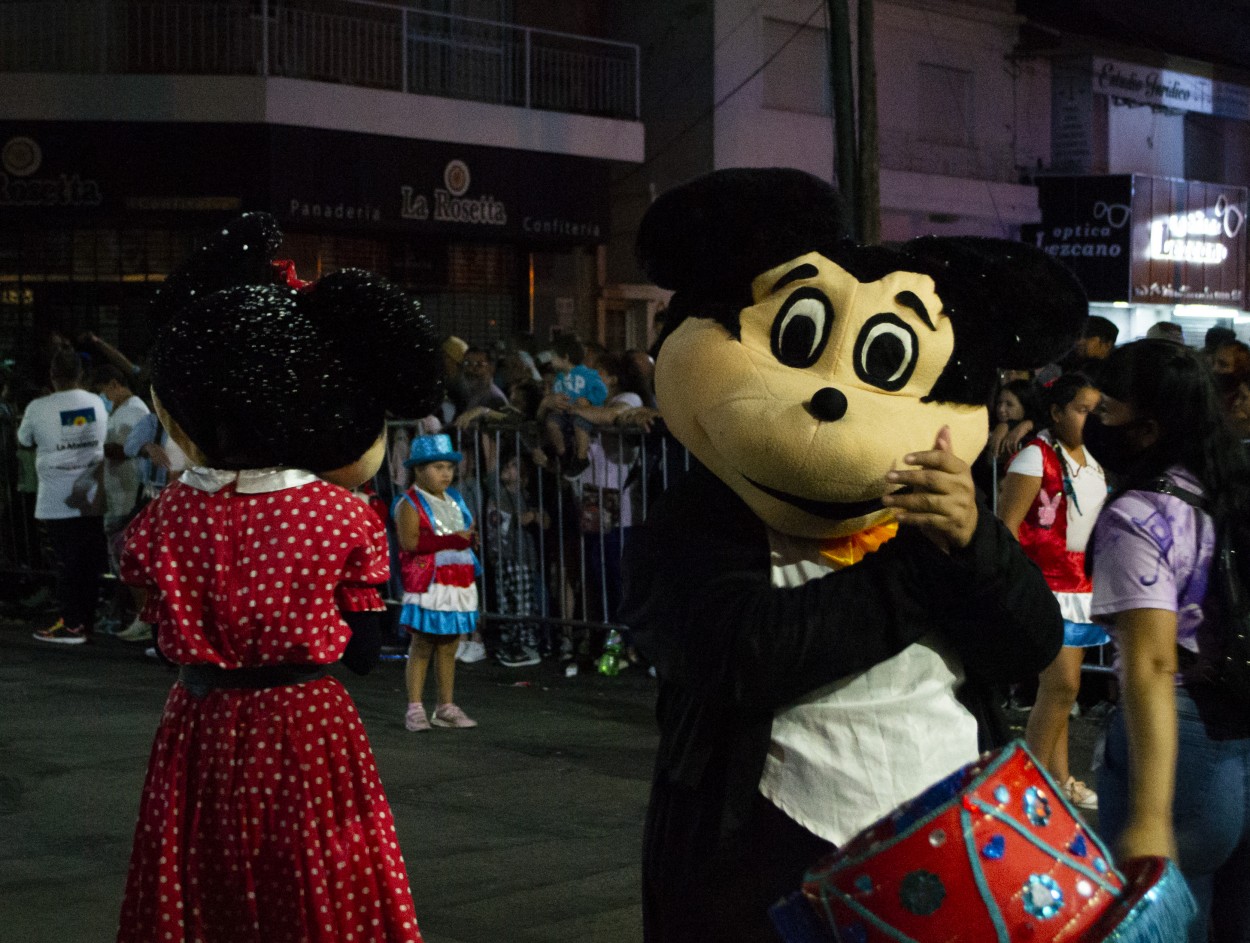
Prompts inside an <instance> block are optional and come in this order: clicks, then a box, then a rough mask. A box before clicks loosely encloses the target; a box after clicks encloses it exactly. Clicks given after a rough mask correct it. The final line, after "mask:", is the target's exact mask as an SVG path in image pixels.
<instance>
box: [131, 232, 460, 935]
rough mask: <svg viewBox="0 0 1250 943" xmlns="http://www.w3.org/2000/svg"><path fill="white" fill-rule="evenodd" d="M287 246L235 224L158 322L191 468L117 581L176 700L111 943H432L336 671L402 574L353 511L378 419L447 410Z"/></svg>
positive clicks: (177, 282)
mask: <svg viewBox="0 0 1250 943" xmlns="http://www.w3.org/2000/svg"><path fill="white" fill-rule="evenodd" d="M281 240H282V234H281V233H280V232H279V230H278V227H277V224H276V222H275V221H274V219H273V218H272V217H270V216H268V215H265V214H249V215H247V216H244V217H242V218H240V219H238V220H236V221H234V222H232V223H231V224H230V225H228V226H227V227H226V228H225V229H223V230H222V231H221V232H220V233H219V234H218V235H216V236H215V237H214V238H213V239H212V240H211V241H210V242H209V243H208V244H207V245H205V246H204V247H203V248H202V249H200V250H199V251H198V252H197V253H195V254H194V255H193V256H192V257H191V259H190V261H189V262H188V264H187V265H186V267H185V268H184V269H183V270H182V271H181V272H179V273H177V274H175V275H173V276H171V277H170V279H169V280H168V281H167V282H166V283H165V285H164V286H162V289H161V291H160V292H159V294H158V296H157V299H156V304H157V306H158V312H159V316H161V317H162V318H166V319H168V323H166V324H165V325H164V327H163V328H162V330H161V332H160V335H159V338H158V340H157V344H156V348H155V351H154V354H153V361H152V393H153V400H154V403H155V406H156V410H157V412H158V414H159V415H160V417H161V421H162V422H163V423H164V425H165V427H166V428H167V429H168V431H169V434H170V436H171V437H172V438H173V439H174V440H175V441H176V442H177V443H178V444H179V445H180V446H181V447H182V448H183V450H184V451H185V452H186V453H187V456H188V458H189V460H190V467H189V468H188V470H187V471H186V472H185V473H184V475H183V476H182V479H181V480H180V481H178V482H177V483H175V484H173V485H171V486H169V487H168V488H166V489H165V490H164V491H163V492H162V493H161V495H160V497H159V498H158V499H157V500H155V501H154V502H152V503H151V504H150V505H148V507H147V508H146V509H145V510H144V512H143V513H142V514H141V515H140V516H139V517H138V518H137V519H136V520H135V521H134V522H133V523H132V525H131V526H130V528H129V530H128V531H127V535H126V543H125V550H124V555H123V560H122V576H123V579H124V580H125V581H126V582H127V583H128V584H130V585H132V586H136V587H139V588H142V589H144V590H146V593H147V597H146V600H147V601H146V605H145V618H147V619H148V621H151V622H154V623H156V624H157V626H158V640H159V644H160V647H161V650H162V651H163V652H164V654H165V655H166V656H168V657H169V658H170V659H171V660H172V661H173V662H175V663H176V664H177V665H178V666H179V678H178V683H177V684H175V685H174V688H173V690H172V691H171V692H170V695H169V699H168V701H167V702H166V705H165V712H164V716H163V717H162V719H161V724H160V728H159V729H158V731H157V734H156V742H155V744H154V746H153V749H152V756H151V761H150V763H149V767H148V774H147V780H146V782H145V784H144V789H143V798H142V801H141V804H140V809H139V821H138V825H137V827H136V830H135V842H134V849H133V853H132V857H131V863H130V872H129V876H128V878H127V882H126V894H125V900H124V902H123V905H122V913H121V927H120V930H119V933H118V940H119V941H120V943H151V941H161V940H168V939H178V940H196V941H204V943H224V941H229V943H262V941H264V943H276V941H300V943H330V941H336V943H341V941H344V940H351V941H353V943H383V941H385V943H399V941H403V943H416V941H419V940H420V939H421V933H420V930H419V929H418V927H417V919H416V915H415V914H414V912H413V904H412V896H411V892H410V890H409V886H408V877H407V874H406V871H405V868H404V862H403V858H402V856H401V855H400V850H399V844H398V841H397V840H396V836H395V826H394V821H393V819H392V817H391V811H390V806H389V805H388V803H387V801H386V796H385V794H384V793H383V790H382V785H381V782H380V781H379V778H378V772H377V768H376V765H375V763H374V759H373V753H372V751H371V750H370V747H369V742H368V739H367V738H366V736H365V731H364V727H363V726H362V724H361V721H360V718H359V716H358V715H357V713H356V708H355V706H354V705H353V703H352V701H351V699H350V697H349V696H348V695H347V692H346V691H345V690H344V688H343V686H342V685H341V684H340V683H339V682H338V681H337V680H336V679H335V678H333V677H331V676H330V675H329V674H328V673H327V667H328V666H329V665H330V664H332V663H333V662H336V661H338V660H339V659H340V657H341V656H342V655H343V653H344V649H345V648H346V646H347V644H348V641H349V637H350V636H351V634H352V630H351V628H349V624H348V622H347V621H345V619H344V615H343V614H344V613H347V614H351V613H363V612H369V611H373V610H378V609H380V608H381V607H382V603H381V599H380V597H379V596H378V594H377V591H376V590H375V589H374V588H373V585H374V584H378V583H381V582H384V581H385V580H386V578H387V574H388V568H389V561H388V552H387V542H386V534H385V531H384V530H383V527H382V524H381V522H380V521H379V520H378V519H377V517H376V515H374V513H373V512H372V511H371V510H370V509H369V508H368V507H367V506H366V505H365V504H364V503H363V502H362V501H360V500H359V499H357V498H356V497H355V496H353V495H352V494H350V493H349V491H348V490H347V489H348V488H353V487H356V486H357V485H359V484H361V483H362V482H364V481H366V480H368V479H369V478H371V477H372V476H373V474H374V473H375V472H376V471H377V469H378V467H379V465H380V463H381V460H382V457H383V452H384V436H383V433H384V429H385V418H386V414H387V412H388V411H390V412H392V413H396V414H399V415H424V414H425V413H426V412H428V411H429V410H430V408H432V406H433V405H434V404H435V403H436V402H437V401H438V394H439V389H438V381H437V377H438V374H439V369H438V368H439V356H438V352H437V348H436V340H435V337H434V333H433V331H432V329H431V327H430V325H429V324H428V322H427V321H426V320H425V319H424V318H423V316H422V315H421V313H420V312H419V310H418V306H417V304H416V302H414V301H412V300H411V299H409V298H407V297H406V296H405V295H404V294H403V292H402V291H400V290H399V289H398V288H396V287H394V286H392V285H389V284H388V283H387V282H385V281H384V280H383V279H381V278H379V277H377V276H374V275H371V274H369V273H366V272H361V271H341V272H336V273H334V274H331V275H327V276H326V277H325V278H322V279H320V280H319V281H317V282H315V283H312V284H304V283H302V282H300V281H299V280H298V279H296V278H295V276H294V271H293V267H292V266H291V265H290V263H283V262H275V261H274V255H275V253H276V251H277V249H278V246H279V244H280V243H281ZM331 482H333V483H331Z"/></svg>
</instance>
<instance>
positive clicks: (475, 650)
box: [456, 640, 486, 665]
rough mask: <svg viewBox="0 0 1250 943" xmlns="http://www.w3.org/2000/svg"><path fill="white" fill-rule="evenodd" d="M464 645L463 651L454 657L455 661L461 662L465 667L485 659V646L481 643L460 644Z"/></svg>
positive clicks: (470, 641)
mask: <svg viewBox="0 0 1250 943" xmlns="http://www.w3.org/2000/svg"><path fill="white" fill-rule="evenodd" d="M461 644H463V645H464V651H462V652H460V653H459V654H458V655H456V660H457V661H462V662H464V663H465V664H466V665H472V664H474V663H475V662H479V661H483V660H485V658H486V646H485V645H483V644H482V643H481V642H474V641H472V640H469V641H467V642H463V643H461Z"/></svg>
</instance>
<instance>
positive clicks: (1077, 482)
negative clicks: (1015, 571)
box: [998, 373, 1107, 809]
mask: <svg viewBox="0 0 1250 943" xmlns="http://www.w3.org/2000/svg"><path fill="white" fill-rule="evenodd" d="M1098 399H1099V396H1098V391H1097V390H1096V389H1094V387H1093V386H1092V385H1091V383H1090V381H1089V379H1088V378H1087V377H1086V376H1085V375H1084V374H1081V373H1068V374H1064V375H1063V376H1060V377H1059V378H1058V379H1056V380H1055V381H1054V382H1053V383H1051V384H1050V386H1048V387H1045V388H1043V390H1042V393H1041V400H1042V411H1041V420H1042V423H1043V424H1044V425H1045V426H1046V428H1045V429H1044V430H1043V431H1042V432H1040V433H1038V435H1037V437H1036V438H1035V439H1034V440H1033V442H1031V443H1030V444H1029V445H1027V446H1025V447H1024V448H1023V449H1021V450H1020V452H1019V453H1017V454H1016V457H1015V458H1014V459H1013V460H1012V462H1011V464H1010V465H1009V466H1008V468H1007V476H1006V477H1005V478H1004V479H1003V484H1002V490H1001V491H1000V492H999V498H998V516H999V517H1000V518H1002V521H1003V523H1004V524H1006V525H1007V529H1008V530H1010V531H1011V532H1012V533H1013V534H1015V535H1016V537H1017V538H1018V539H1019V541H1020V546H1021V547H1022V548H1023V550H1024V552H1025V554H1026V555H1027V556H1028V557H1029V559H1031V560H1032V561H1033V562H1034V563H1036V564H1037V565H1038V567H1039V568H1040V569H1041V571H1042V575H1043V576H1045V577H1046V583H1047V585H1048V586H1049V587H1050V588H1051V591H1052V592H1054V594H1055V598H1056V599H1057V600H1058V601H1059V610H1060V612H1061V613H1062V615H1063V648H1062V649H1060V650H1059V655H1058V656H1057V657H1056V658H1055V660H1054V661H1053V662H1051V664H1050V665H1049V666H1047V667H1046V669H1045V670H1043V671H1042V674H1041V676H1040V678H1039V679H1038V687H1037V699H1036V701H1035V702H1034V704H1033V711H1032V713H1031V714H1030V715H1029V722H1028V726H1027V727H1026V729H1025V739H1026V740H1027V742H1028V744H1029V747H1030V748H1031V749H1032V750H1033V752H1034V754H1036V756H1037V757H1038V758H1039V759H1040V760H1041V761H1042V762H1043V763H1045V764H1046V768H1047V769H1048V770H1050V773H1051V775H1052V776H1054V777H1055V779H1056V780H1057V781H1058V782H1059V783H1060V785H1062V786H1063V788H1064V790H1065V791H1066V792H1067V794H1068V798H1069V799H1071V800H1072V802H1073V804H1074V805H1076V806H1077V807H1079V808H1082V809H1096V808H1098V796H1097V794H1096V793H1095V792H1094V791H1093V790H1092V789H1090V788H1089V787H1088V786H1086V785H1085V784H1084V783H1083V782H1081V781H1080V780H1078V779H1076V778H1075V777H1074V776H1073V775H1072V774H1071V772H1070V770H1069V769H1068V718H1069V715H1070V712H1071V710H1072V705H1073V704H1075V703H1076V697H1077V694H1078V693H1079V691H1080V687H1081V663H1082V662H1083V661H1084V660H1085V651H1084V650H1085V649H1086V648H1088V647H1090V646H1095V645H1102V644H1103V643H1104V642H1106V641H1107V633H1106V631H1105V630H1103V629H1102V628H1101V627H1099V626H1097V625H1094V624H1093V619H1092V617H1091V615H1090V608H1089V607H1090V600H1091V594H1090V593H1091V587H1090V581H1089V578H1088V577H1087V576H1086V574H1085V545H1086V544H1087V543H1088V542H1089V535H1090V533H1091V532H1092V531H1093V529H1094V522H1095V521H1096V520H1097V519H1098V512H1099V510H1101V509H1102V505H1103V502H1104V501H1105V500H1106V498H1107V480H1106V477H1105V476H1104V475H1103V470H1102V466H1101V465H1099V463H1098V461H1097V459H1096V458H1094V456H1092V455H1090V450H1089V449H1087V448H1085V445H1084V439H1083V430H1084V427H1085V418H1086V416H1088V415H1089V413H1090V410H1092V409H1093V408H1094V407H1095V406H1097V405H1098Z"/></svg>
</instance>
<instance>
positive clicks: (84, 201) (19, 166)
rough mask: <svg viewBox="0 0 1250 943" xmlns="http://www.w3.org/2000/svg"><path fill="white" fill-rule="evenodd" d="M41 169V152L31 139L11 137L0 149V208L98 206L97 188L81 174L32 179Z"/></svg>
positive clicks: (100, 195)
mask: <svg viewBox="0 0 1250 943" xmlns="http://www.w3.org/2000/svg"><path fill="white" fill-rule="evenodd" d="M42 166H43V149H42V148H41V147H40V146H39V144H38V143H37V142H36V141H35V140H34V139H32V138H28V137H21V136H17V137H11V138H9V140H8V141H6V142H5V144H4V147H2V148H0V168H3V172H0V206H99V205H100V204H101V203H102V202H103V201H104V195H103V194H102V193H101V192H100V185H99V183H97V182H96V181H95V180H84V179H83V178H82V176H81V175H80V174H76V173H75V174H58V175H56V176H55V177H35V176H33V175H34V174H35V173H36V172H37V171H38V170H39V168H40V167H42Z"/></svg>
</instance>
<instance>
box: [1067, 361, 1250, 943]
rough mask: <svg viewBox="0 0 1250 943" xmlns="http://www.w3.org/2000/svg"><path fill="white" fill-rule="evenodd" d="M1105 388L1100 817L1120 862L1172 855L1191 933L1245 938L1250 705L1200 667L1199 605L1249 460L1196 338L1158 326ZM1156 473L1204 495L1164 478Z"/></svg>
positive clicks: (1097, 574)
mask: <svg viewBox="0 0 1250 943" xmlns="http://www.w3.org/2000/svg"><path fill="white" fill-rule="evenodd" d="M1099 388H1100V389H1101V391H1102V393H1103V399H1102V402H1101V403H1100V405H1099V407H1098V409H1097V410H1096V411H1095V413H1094V414H1093V415H1091V417H1090V419H1089V421H1088V422H1087V423H1086V426H1085V443H1086V446H1087V447H1088V448H1089V449H1090V451H1092V452H1093V453H1094V454H1095V455H1096V456H1098V458H1099V460H1100V461H1101V462H1102V463H1103V465H1104V467H1106V468H1107V469H1108V470H1109V471H1110V472H1113V473H1117V474H1118V475H1119V476H1120V478H1121V481H1122V485H1121V487H1120V488H1119V490H1118V491H1117V492H1116V494H1115V495H1113V497H1112V498H1111V499H1110V500H1108V502H1107V505H1106V507H1105V508H1104V509H1103V511H1102V514H1101V515H1100V517H1099V519H1098V524H1097V527H1096V528H1095V531H1094V541H1093V583H1094V597H1093V604H1092V611H1093V615H1094V617H1095V618H1096V619H1099V620H1101V621H1103V622H1105V623H1107V624H1108V625H1110V626H1111V629H1112V634H1113V635H1114V637H1115V640H1116V644H1117V647H1118V670H1119V676H1120V681H1121V690H1122V692H1123V693H1122V697H1121V701H1120V706H1119V709H1118V710H1116V711H1115V712H1114V713H1113V715H1112V717H1111V721H1110V726H1109V729H1108V732H1107V747H1106V762H1105V765H1104V768H1103V772H1102V776H1101V778H1100V780H1099V786H1098V793H1099V797H1100V806H1101V808H1100V811H1099V819H1100V830H1101V831H1102V833H1103V835H1104V837H1105V838H1106V839H1107V840H1108V841H1109V842H1111V843H1112V844H1113V846H1114V847H1115V848H1116V850H1117V855H1118V857H1119V859H1120V860H1121V861H1127V860H1129V859H1132V858H1137V857H1141V856H1145V855H1164V856H1167V857H1169V858H1174V859H1175V860H1176V861H1177V863H1178V865H1179V866H1180V868H1181V871H1182V872H1183V873H1184V875H1185V878H1186V880H1187V881H1188V882H1189V887H1190V890H1191V891H1193V894H1194V897H1195V899H1196V900H1197V903H1198V917H1197V919H1196V920H1195V921H1194V924H1193V926H1192V927H1191V928H1190V934H1189V941H1190V943H1207V941H1208V939H1211V940H1214V941H1216V943H1245V941H1247V940H1250V716H1247V712H1246V711H1245V709H1244V708H1241V709H1238V708H1237V706H1236V701H1235V700H1234V699H1232V698H1230V697H1229V695H1228V694H1227V693H1226V692H1223V691H1221V690H1220V689H1218V688H1216V687H1215V686H1214V685H1213V684H1212V683H1210V682H1209V681H1203V680H1202V677H1203V675H1204V672H1203V666H1204V665H1207V664H1209V662H1210V659H1211V657H1212V656H1213V655H1214V654H1216V653H1217V652H1218V650H1219V648H1218V634H1217V629H1218V627H1217V626H1216V625H1215V624H1213V620H1211V619H1209V618H1208V609H1207V607H1206V604H1205V600H1206V595H1207V584H1208V577H1209V573H1210V570H1211V560H1212V556H1213V553H1214V547H1215V534H1216V529H1217V528H1218V527H1219V526H1220V524H1221V522H1222V521H1226V520H1229V519H1232V518H1233V517H1234V516H1244V515H1246V514H1248V513H1250V468H1248V466H1247V460H1246V455H1245V453H1244V451H1243V450H1242V447H1241V444H1240V443H1239V442H1238V441H1237V440H1236V439H1235V438H1234V437H1233V436H1232V434H1231V433H1230V432H1229V430H1228V429H1227V428H1226V427H1225V425H1224V421H1223V414H1222V411H1221V408H1220V402H1219V399H1218V397H1217V394H1216V393H1215V390H1214V387H1213V385H1212V382H1211V378H1210V376H1209V374H1208V372H1207V369H1206V367H1205V365H1204V364H1203V363H1202V361H1201V360H1200V359H1199V357H1198V355H1197V354H1195V353H1194V352H1193V351H1190V350H1188V349H1187V348H1185V347H1181V346H1179V345H1177V344H1175V343H1171V342H1168V341H1155V340H1145V341H1138V342H1136V343H1132V344H1128V345H1126V346H1124V347H1120V348H1117V349H1116V350H1114V351H1113V352H1112V354H1111V357H1110V358H1109V359H1108V360H1107V361H1106V367H1105V369H1104V370H1102V371H1101V372H1100V374H1099ZM1161 479H1165V480H1166V481H1168V482H1170V483H1171V484H1172V485H1173V486H1179V487H1180V488H1183V489H1185V490H1187V491H1190V492H1194V493H1196V494H1198V495H1201V496H1203V498H1204V501H1205V506H1206V509H1205V510H1199V509H1198V508H1196V507H1194V506H1193V505H1191V504H1189V503H1187V502H1185V501H1184V500H1182V499H1181V498H1178V497H1174V496H1172V495H1168V494H1163V493H1160V492H1158V491H1157V490H1155V489H1157V487H1158V484H1157V483H1158V482H1160V480H1161ZM1208 933H1210V934H1211V935H1210V937H1209V936H1208Z"/></svg>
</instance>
